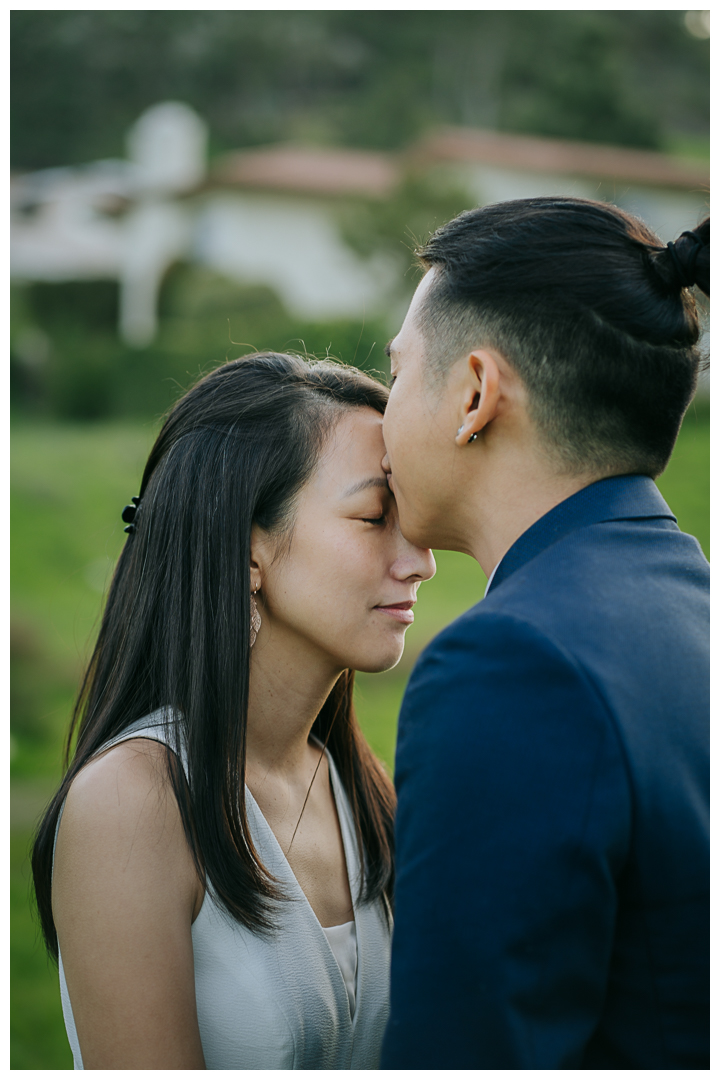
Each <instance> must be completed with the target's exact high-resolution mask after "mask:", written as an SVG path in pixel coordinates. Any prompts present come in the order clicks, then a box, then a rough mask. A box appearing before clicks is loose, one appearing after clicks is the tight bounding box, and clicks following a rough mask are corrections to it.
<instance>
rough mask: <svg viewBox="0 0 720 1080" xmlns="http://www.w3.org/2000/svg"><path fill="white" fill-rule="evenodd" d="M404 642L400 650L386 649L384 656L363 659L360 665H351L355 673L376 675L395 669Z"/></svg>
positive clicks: (400, 656)
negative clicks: (362, 672)
mask: <svg viewBox="0 0 720 1080" xmlns="http://www.w3.org/2000/svg"><path fill="white" fill-rule="evenodd" d="M403 646H404V642H402V643H401V644H400V648H399V649H398V648H394V649H388V650H387V651H386V652H385V653H384V654H379V655H376V656H374V657H370V656H368V657H363V658H362V659H361V662H360V663H357V664H353V665H352V666H353V668H354V669H355V671H365V672H367V673H368V675H378V674H379V673H380V672H381V671H390V669H391V668H394V667H396V666H397V665H398V664H399V663H400V660H401V658H402V654H403Z"/></svg>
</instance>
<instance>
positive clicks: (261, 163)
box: [212, 144, 401, 198]
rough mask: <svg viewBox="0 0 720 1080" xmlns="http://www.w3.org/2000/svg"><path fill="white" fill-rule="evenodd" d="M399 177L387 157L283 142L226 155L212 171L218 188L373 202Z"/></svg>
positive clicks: (372, 153)
mask: <svg viewBox="0 0 720 1080" xmlns="http://www.w3.org/2000/svg"><path fill="white" fill-rule="evenodd" d="M400 178H401V176H400V170H399V168H398V165H397V163H396V162H395V160H394V159H393V158H392V157H391V156H390V155H389V154H382V153H374V152H371V151H366V150H344V149H334V148H333V149H331V148H314V147H307V146H291V145H286V144H280V145H277V146H267V147H262V148H259V149H257V150H243V151H238V152H237V153H234V154H229V155H228V156H227V157H225V158H223V159H221V161H220V162H218V164H217V166H216V167H215V169H214V170H213V172H212V179H213V180H214V181H215V183H221V184H233V185H235V184H237V185H240V186H242V187H254V188H273V189H281V190H287V191H294V192H308V193H311V194H316V195H358V194H359V195H369V196H374V197H376V198H382V197H383V196H386V195H389V194H390V193H391V191H392V189H393V188H394V187H395V186H396V185H397V184H398V183H399V182H400Z"/></svg>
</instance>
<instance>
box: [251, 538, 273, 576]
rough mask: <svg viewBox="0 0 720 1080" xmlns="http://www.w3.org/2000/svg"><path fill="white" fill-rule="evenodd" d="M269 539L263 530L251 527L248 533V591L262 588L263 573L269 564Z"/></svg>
mask: <svg viewBox="0 0 720 1080" xmlns="http://www.w3.org/2000/svg"><path fill="white" fill-rule="evenodd" d="M270 558H271V555H270V538H269V536H268V534H267V533H266V532H265V530H264V529H261V528H259V527H258V526H257V525H253V527H252V530H251V532H250V591H251V592H256V590H257V589H260V588H262V583H263V573H264V570H265V567H266V566H268V565H269V562H270Z"/></svg>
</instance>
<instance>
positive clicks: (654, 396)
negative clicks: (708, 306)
mask: <svg viewBox="0 0 720 1080" xmlns="http://www.w3.org/2000/svg"><path fill="white" fill-rule="evenodd" d="M418 256H419V258H420V261H421V263H422V265H423V266H424V267H425V268H426V269H429V268H431V267H434V268H435V271H436V280H435V281H434V282H433V284H432V286H431V288H430V290H429V291H428V293H427V295H426V297H425V300H424V302H423V306H422V308H421V310H420V329H421V333H422V335H423V339H424V342H425V345H426V352H427V356H426V362H427V363H428V364H429V365H430V368H431V370H434V371H435V372H436V373H439V374H441V373H442V372H443V371H444V370H446V369H447V368H449V367H450V366H451V365H452V364H453V363H454V362H455V361H456V360H457V359H459V358H460V357H461V356H462V355H463V354H464V353H469V352H471V351H472V350H473V349H474V348H480V347H483V346H490V347H494V348H496V349H497V350H498V351H499V352H500V353H502V355H503V356H504V357H505V358H506V359H507V361H508V363H510V364H511V365H512V367H513V368H514V369H515V371H516V372H517V374H518V375H519V377H520V378H521V380H522V382H523V383H524V385H525V387H526V388H527V391H528V408H529V412H530V415H531V417H532V419H533V420H534V422H535V423H536V425H537V427H538V429H539V431H540V432H541V433H542V435H543V436H544V438H545V443H546V445H547V446H548V448H549V450H550V451H551V452H552V456H553V457H554V459H555V460H556V461H557V462H558V463H559V464H560V466H561V467H562V468H563V469H565V470H569V471H571V472H588V471H589V472H592V473H600V474H612V473H645V474H647V475H649V476H657V475H658V474H659V473H661V472H662V470H663V469H664V468H665V466H666V465H667V463H668V460H669V458H670V454H671V453H672V449H673V446H674V444H675V439H676V438H677V433H678V430H679V427H680V423H681V421H682V417H683V415H684V413H685V410H686V409H687V406H688V404H689V402H690V400H691V399H692V396H693V394H694V391H695V386H696V382H697V373H698V367H699V363H700V353H699V350H698V349H697V347H696V346H697V341H698V338H699V334H700V329H699V321H698V313H697V309H696V304H695V300H694V298H693V296H692V294H691V293H690V291H689V286H691V285H695V284H697V285H698V286H699V287H700V288H701V289H702V291H703V292H705V293H706V294H707V295H709V293H710V270H709V263H710V219H709V218H707V219H706V220H705V221H704V222H703V223H702V224H701V225H700V226H698V228H697V229H696V230H695V231H694V232H692V233H683V235H682V236H681V237H680V238H679V239H678V240H677V241H676V242H675V244H674V245H673V244H670V245H668V246H667V247H666V246H665V245H663V244H662V243H661V241H660V240H659V239H658V237H657V236H655V234H654V233H653V232H652V231H651V230H650V229H649V228H648V227H647V226H646V225H644V224H643V223H642V222H641V221H639V220H638V219H637V218H634V217H632V216H631V215H630V214H627V213H625V212H624V211H622V210H619V209H618V208H617V207H615V206H610V205H607V204H605V203H599V202H592V201H590V200H585V199H572V198H559V197H558V198H536V199H518V200H515V201H512V202H505V203H496V204H494V205H490V206H484V207H481V208H480V209H477V210H469V211H466V212H465V213H463V214H460V216H459V217H456V218H454V219H453V220H452V221H450V222H448V224H447V225H444V226H442V228H440V229H438V231H437V232H436V233H435V234H434V235H433V236H432V237H431V238H430V239H429V240H428V241H427V243H426V244H425V245H424V246H423V247H422V248H421V249H420V251H419V252H418Z"/></svg>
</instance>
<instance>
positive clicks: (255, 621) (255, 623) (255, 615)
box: [250, 585, 262, 649]
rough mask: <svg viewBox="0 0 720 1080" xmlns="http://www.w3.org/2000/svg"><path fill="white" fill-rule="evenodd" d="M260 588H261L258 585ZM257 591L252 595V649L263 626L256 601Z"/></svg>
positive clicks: (254, 590)
mask: <svg viewBox="0 0 720 1080" xmlns="http://www.w3.org/2000/svg"><path fill="white" fill-rule="evenodd" d="M258 588H260V586H259V585H258ZM256 592H257V589H253V591H252V592H251V593H250V648H251V649H252V647H253V645H254V644H255V641H256V639H257V636H258V631H259V629H260V627H261V626H262V619H261V618H260V612H259V611H258V606H257V600H256V599H255V593H256Z"/></svg>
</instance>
